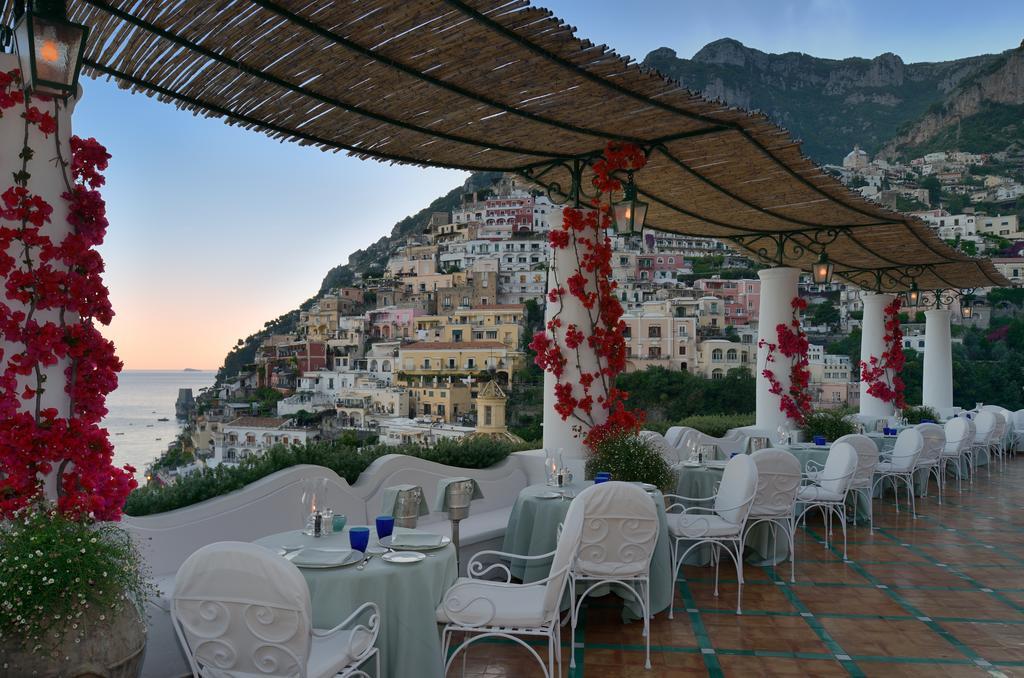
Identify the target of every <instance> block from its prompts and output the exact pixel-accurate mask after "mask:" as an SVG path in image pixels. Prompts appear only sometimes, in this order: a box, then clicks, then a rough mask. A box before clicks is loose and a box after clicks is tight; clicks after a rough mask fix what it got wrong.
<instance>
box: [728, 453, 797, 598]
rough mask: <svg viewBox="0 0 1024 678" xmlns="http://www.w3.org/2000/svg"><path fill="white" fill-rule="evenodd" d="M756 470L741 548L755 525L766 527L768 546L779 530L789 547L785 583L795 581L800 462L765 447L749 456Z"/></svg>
mask: <svg viewBox="0 0 1024 678" xmlns="http://www.w3.org/2000/svg"><path fill="white" fill-rule="evenodd" d="M750 458H751V459H752V460H753V461H754V465H755V466H756V467H757V494H755V495H754V503H753V504H751V506H750V513H749V514H748V515H747V524H746V526H745V527H744V530H743V542H742V544H741V548H740V553H743V548H742V547H743V546H745V545H746V543H747V537H748V536H749V535H750V531H751V530H752V529H753V528H754V526H755V525H757V524H758V523H769V524H770V525H771V528H772V543H773V544H774V543H777V540H776V539H775V533H776V528H779V527H781V528H782V531H783V532H784V533H785V535H786V543H787V545H788V546H789V580H790V581H791V582H795V581H796V543H795V534H796V493H797V490H799V489H800V460H799V459H797V458H796V457H794V456H793V454H792V453H791V452H789V451H788V450H779V449H776V448H772V447H768V448H765V449H763V450H758V451H757V452H754V453H753V454H752V455H750Z"/></svg>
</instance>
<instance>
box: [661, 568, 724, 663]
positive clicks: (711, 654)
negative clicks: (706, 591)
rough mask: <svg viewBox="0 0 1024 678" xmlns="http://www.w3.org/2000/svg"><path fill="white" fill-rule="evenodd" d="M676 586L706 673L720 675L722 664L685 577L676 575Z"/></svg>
mask: <svg viewBox="0 0 1024 678" xmlns="http://www.w3.org/2000/svg"><path fill="white" fill-rule="evenodd" d="M676 588H677V590H678V591H679V595H680V596H682V598H683V607H684V608H685V610H686V614H687V616H688V617H689V618H690V628H691V629H692V630H693V636H694V638H696V639H697V646H698V648H699V649H700V653H701V658H702V659H703V660H704V666H705V667H706V668H707V670H708V675H709V676H716V677H717V676H722V675H723V674H722V665H721V664H719V662H718V657H717V656H715V647H714V645H712V644H711V636H709V635H708V630H707V629H706V628H704V620H703V619H701V618H700V612H699V611H698V610H697V603H696V601H695V600H694V598H693V594H692V593H691V592H690V585H689V584H688V583H687V581H686V578H685V577H676ZM674 595H675V594H673V596H674Z"/></svg>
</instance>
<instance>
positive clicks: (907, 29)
mask: <svg viewBox="0 0 1024 678" xmlns="http://www.w3.org/2000/svg"><path fill="white" fill-rule="evenodd" d="M539 4H542V5H544V6H546V7H549V8H550V9H552V10H553V11H554V12H555V13H556V14H557V15H559V16H561V17H562V18H563V19H565V20H566V21H567V22H569V23H570V24H572V25H574V26H576V27H577V29H578V34H579V35H580V36H582V37H585V38H589V39H591V40H592V41H593V42H595V43H605V44H608V45H610V46H612V47H613V48H615V49H616V50H617V51H619V52H620V53H623V54H628V55H631V56H632V57H634V58H635V59H637V60H642V59H643V57H644V55H646V54H647V52H649V51H650V50H652V49H655V48H657V47H662V46H667V47H671V48H673V49H675V50H676V52H677V53H678V54H679V55H680V56H685V57H689V56H692V55H693V53H694V52H695V51H697V50H698V49H700V48H701V47H702V46H703V45H704V44H706V43H708V42H711V41H712V40H716V39H718V38H722V37H732V38H736V39H738V40H740V41H741V42H743V43H744V44H746V45H748V46H750V47H756V48H758V49H761V50H764V51H768V52H785V51H802V52H807V53H809V54H813V55H815V56H820V57H830V58H843V57H847V56H863V57H872V56H876V55H878V54H880V53H882V52H895V53H897V54H899V55H900V56H902V57H903V59H904V61H907V62H913V61H939V60H945V59H953V58H959V57H964V56H972V55H976V54H981V53H992V52H1000V51H1003V50H1005V49H1009V48H1011V47H1016V46H1017V45H1018V44H1020V41H1021V38H1022V37H1024V31H1022V26H1024V3H1018V2H992V1H991V0H990V1H976V2H971V3H962V2H954V1H952V0H933V1H931V2H928V3H899V2H897V3H893V2H888V1H887V2H880V1H878V0H861V1H859V2H846V1H841V0H788V1H779V2H760V1H754V0H748V1H741V0H719V2H716V3H713V4H708V3H704V2H701V3H697V2H690V1H689V0H686V1H684V0H633V1H632V2H610V1H606V0H600V1H598V2H594V1H593V0H588V1H587V2H583V1H582V0H549V1H548V2H543V3H539ZM82 84H83V87H84V89H85V95H84V98H83V99H82V100H81V101H80V102H79V104H78V107H77V109H76V111H75V115H74V128H75V132H76V133H77V134H79V135H81V136H94V137H96V138H97V139H98V140H99V141H100V142H101V143H103V144H105V145H106V146H107V148H108V150H109V151H110V153H111V154H112V155H113V159H112V161H111V166H110V169H109V170H108V172H107V185H106V187H104V190H103V195H104V197H105V199H106V201H107V206H108V217H109V219H110V231H109V234H108V237H107V242H106V243H105V244H104V245H103V247H102V253H103V256H104V257H105V259H106V262H107V273H106V281H107V284H108V286H109V287H110V296H111V301H112V303H113V305H114V309H115V311H116V312H117V317H116V318H115V320H114V323H113V325H112V326H111V327H110V328H108V329H107V330H106V332H105V333H106V334H107V336H109V337H111V338H112V339H114V341H115V343H116V344H117V347H118V353H119V355H120V356H121V358H122V360H124V362H125V366H126V367H127V368H128V369H182V368H185V367H193V368H206V369H215V368H217V367H219V366H220V364H221V362H222V360H223V358H224V355H225V353H226V352H227V351H228V350H229V349H230V348H231V346H232V345H234V343H235V342H236V341H237V340H238V339H239V338H241V337H244V336H246V335H248V334H250V333H252V332H254V331H256V330H258V329H260V328H261V327H262V326H263V323H264V322H266V321H267V320H270V319H272V318H275V317H277V316H278V315H280V314H281V313H284V312H286V311H288V310H290V309H293V308H295V307H296V306H298V304H299V303H301V302H302V301H304V300H305V299H307V298H308V297H310V296H311V295H313V294H314V293H315V292H316V291H317V290H318V289H319V287H320V282H321V280H322V279H323V276H324V274H325V273H326V272H327V270H328V269H330V268H331V267H333V266H336V265H338V264H340V263H344V262H345V261H346V260H347V259H348V255H349V254H350V253H351V252H352V251H354V250H356V249H359V248H362V247H366V246H367V245H369V244H370V243H372V242H374V241H376V240H377V239H378V238H380V237H381V236H382V235H385V234H387V233H388V232H390V230H391V227H392V226H393V225H394V223H395V222H396V221H399V220H400V219H402V218H404V217H406V216H408V215H409V214H412V213H414V212H416V211H418V210H420V209H422V208H423V207H425V206H426V205H427V204H428V203H429V202H430V201H431V200H433V199H434V198H436V197H438V196H440V195H442V194H443V193H445V192H447V191H449V190H451V189H452V188H454V187H455V186H457V185H459V184H461V183H462V182H463V181H464V180H465V178H466V176H467V175H466V173H463V172H456V171H450V170H437V169H434V170H424V169H419V168H414V167H401V166H391V165H385V164H381V163H377V162H371V161H359V160H355V159H353V158H349V157H346V156H345V155H343V154H334V153H324V152H321V151H319V150H316V149H314V148H309V147H300V146H298V145H297V144H281V143H279V142H276V141H272V140H270V139H268V138H267V137H265V136H263V135H262V134H259V133H255V132H251V131H245V130H242V129H238V128H234V127H229V126H227V125H225V124H224V123H223V122H222V121H221V120H218V119H212V118H210V119H207V118H201V117H194V116H192V115H189V114H187V113H185V112H183V111H179V110H177V109H175V108H174V107H173V106H170V105H167V104H162V103H159V102H157V101H156V100H155V99H151V98H148V97H145V96H142V95H137V94H136V95H133V94H129V93H128V92H127V91H124V90H119V89H118V88H117V87H116V86H115V85H114V84H113V83H111V82H105V81H94V80H88V79H83V83H82Z"/></svg>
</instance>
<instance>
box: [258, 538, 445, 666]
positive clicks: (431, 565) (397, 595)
mask: <svg viewBox="0 0 1024 678" xmlns="http://www.w3.org/2000/svg"><path fill="white" fill-rule="evenodd" d="M348 532H349V527H348V526H346V528H345V529H344V531H342V532H340V533H333V534H328V535H324V536H321V537H313V536H311V535H307V534H304V533H303V532H302V531H300V530H291V531H288V532H280V533H278V534H272V535H270V536H268V537H263V538H262V539H258V540H256V543H257V544H261V545H263V546H266V547H268V548H270V549H275V550H279V551H280V550H288V551H289V552H294V551H297V550H298V549H300V548H305V547H319V548H327V549H345V548H349V536H348ZM378 542H379V540H378V539H377V534H376V530H375V528H374V527H373V526H370V548H369V549H368V550H367V555H370V556H371V557H370V560H369V561H367V562H363V561H364V560H365V558H364V559H362V560H359V561H358V562H356V563H353V564H350V565H344V566H340V567H303V566H299V572H301V573H302V576H303V578H304V579H305V580H306V584H307V586H308V587H309V597H310V600H311V601H312V607H313V627H314V628H318V629H329V628H332V627H333V626H335V625H337V624H338V623H340V622H341V621H342V620H344V619H345V618H346V617H348V616H349V615H350V614H351V613H352V612H353V611H354V610H355V609H356V608H358V607H359V606H360V605H362V604H364V603H368V602H372V603H376V604H377V607H378V608H379V610H380V621H381V623H380V634H379V635H378V637H377V649H378V650H379V652H380V666H381V676H424V677H425V678H442V677H443V673H444V671H443V668H444V662H443V661H442V656H441V640H440V636H439V634H438V631H437V617H436V610H437V606H438V605H439V604H440V603H441V600H442V598H443V597H444V594H445V592H446V591H447V590H448V589H449V588H450V587H451V585H452V584H454V583H455V579H456V578H457V576H458V569H457V566H456V558H455V548H454V547H453V546H452V545H451V543H447V544H444V545H441V546H439V547H438V548H431V549H427V548H420V549H417V550H420V551H421V552H422V553H423V554H424V558H423V559H422V560H419V561H418V562H411V563H391V562H385V561H384V560H383V559H382V554H383V553H384V552H386V551H387V549H385V548H383V547H381V546H380V545H379V543H378Z"/></svg>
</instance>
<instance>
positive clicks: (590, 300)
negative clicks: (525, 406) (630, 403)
mask: <svg viewBox="0 0 1024 678" xmlns="http://www.w3.org/2000/svg"><path fill="white" fill-rule="evenodd" d="M646 162H647V158H646V156H645V155H644V153H643V151H642V150H641V149H640V148H638V147H637V146H634V145H632V144H624V143H616V142H612V143H609V144H608V145H607V147H606V148H605V150H604V153H603V155H602V157H601V158H600V159H598V160H597V161H595V162H594V164H593V170H594V179H593V181H594V187H595V188H596V189H597V191H598V196H597V197H596V198H595V199H594V200H593V201H591V207H590V208H582V209H581V208H572V207H567V208H566V209H564V210H563V211H562V224H561V227H560V228H555V229H552V231H551V232H550V233H549V234H548V240H549V242H550V243H551V247H552V248H553V249H558V250H566V249H571V250H572V251H573V253H574V254H575V258H576V266H575V268H574V269H573V270H570V271H568V272H562V271H557V270H553V271H552V275H554V276H555V277H554V285H553V287H552V288H551V290H550V291H549V292H548V300H547V301H548V303H549V304H553V305H556V306H557V309H558V310H557V311H556V312H555V313H554V314H553V315H552V317H551V320H549V321H548V323H547V326H546V329H545V330H543V331H540V332H537V333H536V334H535V335H534V337H533V341H532V342H531V343H530V348H531V349H533V350H534V351H535V352H536V354H537V356H536V358H535V362H536V363H537V365H538V366H539V367H540V368H541V369H543V370H545V371H547V372H550V373H551V374H552V375H554V377H555V379H556V382H557V383H556V384H555V411H556V412H558V414H559V416H561V417H562V420H563V421H565V420H568V419H570V418H571V419H573V420H575V421H576V431H577V432H578V434H580V435H583V442H584V444H585V445H587V446H593V444H594V443H596V442H597V441H598V440H600V439H601V438H602V437H604V436H606V435H608V434H609V433H610V432H613V431H615V432H622V431H627V432H628V431H637V430H639V428H640V426H641V424H642V423H643V414H642V413H640V412H634V411H631V410H629V409H627V408H626V399H627V398H628V396H629V394H628V393H626V392H624V391H621V390H619V389H618V388H616V387H615V378H616V377H617V376H618V375H619V374H620V373H621V372H622V371H623V370H625V369H626V357H627V355H628V348H627V346H626V338H625V329H626V324H625V322H623V321H622V304H620V303H619V300H618V299H617V298H616V296H615V289H616V283H615V281H613V280H611V275H612V264H611V261H612V242H611V239H610V238H609V237H608V228H609V227H610V225H611V220H612V203H611V197H612V195H613V193H615V192H616V191H621V190H622V183H621V181H619V180H618V179H617V178H616V177H615V176H614V173H615V172H618V171H623V170H627V171H634V170H639V169H640V168H642V167H643V166H644V165H645V164H646ZM563 273H567V274H568V275H566V276H565V277H564V279H560V278H559V276H560V275H562V274H563ZM566 295H569V296H571V297H574V298H575V299H576V300H578V301H579V303H580V304H581V305H582V306H583V308H584V309H585V310H586V318H587V321H586V323H585V326H582V327H581V326H578V325H576V324H575V323H565V324H563V321H562V318H561V314H562V308H563V307H562V304H563V303H564V302H563V300H564V298H565V296H566ZM560 336H561V337H562V341H561V342H559V337H560ZM562 345H564V347H565V350H563V348H562ZM581 349H586V350H590V351H593V353H594V354H595V355H596V357H597V364H598V367H597V369H594V370H586V369H584V368H583V360H582V356H581ZM570 360H572V361H573V364H574V365H575V366H576V368H577V371H578V373H579V382H578V383H573V382H569V381H568V380H566V379H565V367H566V365H567V364H569V361H570ZM595 385H600V388H595ZM599 408H600V410H604V411H605V412H606V413H607V418H603V417H597V416H595V414H596V413H597V412H598V411H599ZM602 419H603V421H601V420H602ZM599 422H600V423H599ZM584 430H586V433H585V434H584V433H583V432H584Z"/></svg>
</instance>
